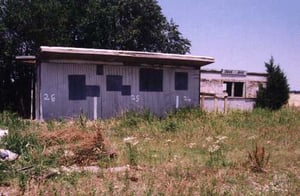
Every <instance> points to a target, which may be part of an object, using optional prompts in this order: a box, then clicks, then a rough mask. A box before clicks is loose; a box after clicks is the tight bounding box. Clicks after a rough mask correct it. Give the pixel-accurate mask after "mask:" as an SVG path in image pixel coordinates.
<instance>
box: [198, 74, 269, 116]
mask: <svg viewBox="0 0 300 196" xmlns="http://www.w3.org/2000/svg"><path fill="white" fill-rule="evenodd" d="M266 82H267V73H253V72H247V71H242V70H205V69H204V70H201V80H200V91H201V92H200V94H201V97H202V98H201V101H202V103H201V107H203V108H204V109H205V110H207V111H213V110H219V111H224V110H226V108H228V109H240V110H250V109H252V108H253V106H254V104H255V98H256V93H257V91H258V88H259V85H263V86H265V85H266Z"/></svg>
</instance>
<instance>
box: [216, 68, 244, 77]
mask: <svg viewBox="0 0 300 196" xmlns="http://www.w3.org/2000/svg"><path fill="white" fill-rule="evenodd" d="M222 75H228V76H246V75H247V72H246V71H243V70H228V69H222Z"/></svg>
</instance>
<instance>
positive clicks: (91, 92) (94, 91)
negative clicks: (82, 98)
mask: <svg viewBox="0 0 300 196" xmlns="http://www.w3.org/2000/svg"><path fill="white" fill-rule="evenodd" d="M85 91H86V96H88V97H100V87H99V86H86V87H85Z"/></svg>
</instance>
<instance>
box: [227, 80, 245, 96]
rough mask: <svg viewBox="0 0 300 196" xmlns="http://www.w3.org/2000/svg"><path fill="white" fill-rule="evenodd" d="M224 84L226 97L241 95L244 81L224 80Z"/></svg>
mask: <svg viewBox="0 0 300 196" xmlns="http://www.w3.org/2000/svg"><path fill="white" fill-rule="evenodd" d="M224 84H226V90H225V91H226V93H227V94H228V97H243V95H244V83H243V82H224Z"/></svg>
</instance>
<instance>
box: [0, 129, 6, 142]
mask: <svg viewBox="0 0 300 196" xmlns="http://www.w3.org/2000/svg"><path fill="white" fill-rule="evenodd" d="M6 135H8V129H0V140H1V138H3V137H4V136H6Z"/></svg>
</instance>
